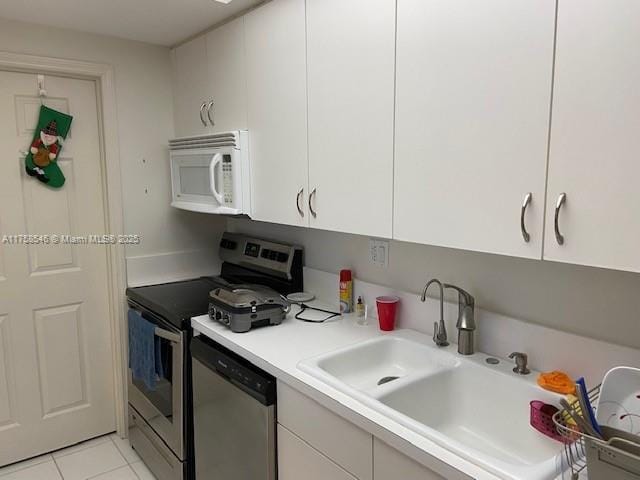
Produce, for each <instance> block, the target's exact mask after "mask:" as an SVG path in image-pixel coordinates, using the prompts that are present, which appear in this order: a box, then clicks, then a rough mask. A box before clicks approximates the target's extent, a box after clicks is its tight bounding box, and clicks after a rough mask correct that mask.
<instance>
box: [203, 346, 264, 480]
mask: <svg viewBox="0 0 640 480" xmlns="http://www.w3.org/2000/svg"><path fill="white" fill-rule="evenodd" d="M191 355H192V360H193V432H194V447H195V467H196V468H195V470H196V480H218V479H220V480H276V433H275V432H276V418H275V407H276V381H275V378H274V377H272V376H271V375H269V374H268V373H266V372H264V371H262V370H261V369H259V368H258V367H256V366H255V365H253V364H251V363H250V362H249V361H247V360H246V359H244V358H242V357H240V356H238V355H237V354H235V353H233V352H231V351H230V350H228V349H226V348H224V347H223V346H222V345H219V344H217V343H216V342H214V341H212V340H210V339H209V338H207V337H204V336H203V335H200V336H198V337H196V338H194V339H193V340H192V343H191Z"/></svg>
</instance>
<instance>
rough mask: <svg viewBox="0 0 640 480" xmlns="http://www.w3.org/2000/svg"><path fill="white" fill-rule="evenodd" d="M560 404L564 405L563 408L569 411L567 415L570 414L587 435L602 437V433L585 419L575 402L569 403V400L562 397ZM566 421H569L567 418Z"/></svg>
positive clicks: (581, 430) (580, 429)
mask: <svg viewBox="0 0 640 480" xmlns="http://www.w3.org/2000/svg"><path fill="white" fill-rule="evenodd" d="M576 402H577V400H576ZM560 405H561V406H562V408H564V411H565V412H566V413H567V415H569V417H570V418H571V419H572V420H573V422H574V423H575V424H576V426H577V427H578V429H579V431H580V432H582V433H584V434H585V435H591V436H592V437H595V438H600V435H598V432H596V431H595V430H594V429H593V427H592V426H591V424H590V423H589V422H587V421H586V420H585V419H584V417H583V416H582V415H581V414H580V412H578V411H577V410H576V407H577V406H578V405H577V404H576V403H575V402H574V403H569V402H568V401H567V400H565V399H564V398H562V399H560ZM581 410H582V409H581ZM565 422H567V419H565ZM567 424H568V422H567Z"/></svg>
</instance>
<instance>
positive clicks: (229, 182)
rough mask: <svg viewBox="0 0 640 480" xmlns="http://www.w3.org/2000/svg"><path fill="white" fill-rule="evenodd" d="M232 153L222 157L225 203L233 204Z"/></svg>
mask: <svg viewBox="0 0 640 480" xmlns="http://www.w3.org/2000/svg"><path fill="white" fill-rule="evenodd" d="M232 165H233V164H232V162H231V155H225V156H224V157H223V159H222V191H223V192H224V193H223V197H224V203H225V205H233V167H232Z"/></svg>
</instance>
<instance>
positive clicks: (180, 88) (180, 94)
mask: <svg viewBox="0 0 640 480" xmlns="http://www.w3.org/2000/svg"><path fill="white" fill-rule="evenodd" d="M171 59H172V72H173V79H172V80H173V118H174V124H175V132H176V137H186V136H190V135H200V134H203V133H207V132H210V131H211V126H210V125H209V124H208V120H207V118H206V112H205V111H204V110H206V109H204V110H203V112H202V113H203V118H201V115H200V112H201V107H202V104H203V103H204V104H205V106H206V105H207V103H208V102H210V101H211V84H210V81H209V67H208V64H207V41H206V38H205V36H204V35H202V36H200V37H197V38H195V39H193V40H191V41H189V42H187V43H185V44H183V45H180V46H179V47H176V48H175V49H174V50H172V52H171ZM203 119H204V122H205V123H203Z"/></svg>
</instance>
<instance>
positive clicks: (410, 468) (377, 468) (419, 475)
mask: <svg viewBox="0 0 640 480" xmlns="http://www.w3.org/2000/svg"><path fill="white" fill-rule="evenodd" d="M447 468H448V469H450V472H449V473H450V474H451V476H448V477H447V478H450V479H454V478H458V479H462V478H465V476H464V475H462V474H460V475H458V473H459V472H457V471H455V470H453V469H452V468H450V467H447ZM373 476H374V478H375V479H376V480H397V479H400V478H401V479H402V480H444V477H442V476H440V475H438V474H437V473H436V472H434V471H432V470H429V469H428V468H426V467H423V466H422V465H420V464H419V463H418V462H415V461H414V460H412V459H410V458H409V457H407V456H405V455H403V454H402V453H400V452H399V451H397V450H396V449H395V448H392V447H390V446H389V445H387V444H386V443H383V442H381V441H380V440H378V439H377V438H376V439H374V440H373ZM466 478H468V477H466Z"/></svg>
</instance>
